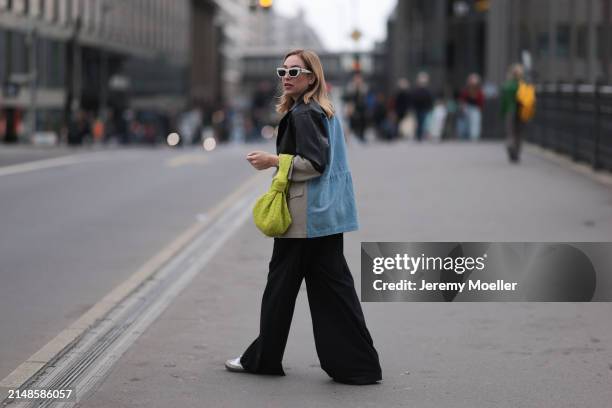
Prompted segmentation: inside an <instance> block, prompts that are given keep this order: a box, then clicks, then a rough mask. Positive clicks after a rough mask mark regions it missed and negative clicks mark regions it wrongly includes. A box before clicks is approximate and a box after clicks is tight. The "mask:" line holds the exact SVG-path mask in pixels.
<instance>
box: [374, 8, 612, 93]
mask: <svg viewBox="0 0 612 408" xmlns="http://www.w3.org/2000/svg"><path fill="white" fill-rule="evenodd" d="M610 3H611V1H610V0H399V1H398V3H397V6H396V9H395V11H394V13H392V15H391V17H390V18H389V21H388V26H387V27H388V37H387V41H386V42H385V44H384V53H385V57H384V61H385V62H386V63H387V64H388V66H389V70H390V72H389V75H388V81H387V89H388V90H392V89H393V87H394V86H395V83H396V82H397V80H398V79H399V78H402V77H406V78H408V79H409V80H414V78H415V77H416V75H417V73H418V72H419V71H427V72H429V73H430V75H431V78H432V86H433V88H434V89H435V90H436V91H438V92H440V93H442V92H446V93H448V92H452V91H453V90H455V91H456V90H457V89H459V88H460V87H462V86H463V84H464V82H465V78H466V77H467V75H468V74H470V73H472V72H476V73H479V74H480V75H481V76H482V77H483V78H484V80H485V82H486V83H488V84H491V85H499V84H500V83H501V82H503V80H504V79H505V77H506V72H507V69H508V66H509V65H510V64H512V63H514V62H524V63H526V64H527V65H528V66H529V67H530V68H531V75H532V77H533V78H534V79H535V80H536V81H552V82H559V81H563V82H586V83H595V82H596V81H598V80H603V81H606V82H607V81H609V78H610V63H611V55H610V54H611V53H612V47H610V46H609V45H607V44H610V41H609V39H610V36H611V35H612V30H611V28H610V27H611V25H610V19H611V6H610Z"/></svg>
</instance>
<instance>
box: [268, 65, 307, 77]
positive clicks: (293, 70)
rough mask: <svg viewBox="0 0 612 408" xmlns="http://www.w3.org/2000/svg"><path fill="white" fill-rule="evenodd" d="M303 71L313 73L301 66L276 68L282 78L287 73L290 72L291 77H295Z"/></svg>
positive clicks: (277, 73)
mask: <svg viewBox="0 0 612 408" xmlns="http://www.w3.org/2000/svg"><path fill="white" fill-rule="evenodd" d="M301 73H304V74H312V71H309V70H307V69H306V68H301V67H291V68H276V75H278V77H279V78H282V77H284V76H285V75H287V74H289V78H295V77H297V76H298V75H300V74H301Z"/></svg>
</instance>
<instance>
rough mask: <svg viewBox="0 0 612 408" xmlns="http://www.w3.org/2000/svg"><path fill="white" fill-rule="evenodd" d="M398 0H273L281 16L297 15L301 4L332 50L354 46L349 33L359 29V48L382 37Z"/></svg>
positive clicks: (370, 45) (368, 47) (367, 45)
mask: <svg viewBox="0 0 612 408" xmlns="http://www.w3.org/2000/svg"><path fill="white" fill-rule="evenodd" d="M396 3H397V0H274V9H275V10H276V12H277V13H278V14H281V15H284V16H295V15H297V12H298V9H299V8H300V7H301V8H303V9H304V12H305V14H306V21H307V22H308V24H309V25H310V26H311V27H313V28H314V29H315V31H316V32H317V33H318V34H319V38H321V41H323V44H324V45H325V46H326V47H327V48H328V49H329V50H331V51H342V50H353V49H354V48H353V47H354V42H353V40H351V38H350V33H351V32H352V31H353V29H354V28H355V26H356V27H358V28H359V30H360V31H361V32H362V34H363V37H362V38H361V40H360V45H359V48H360V50H368V49H371V48H372V46H373V45H374V42H375V41H379V40H382V39H384V38H385V36H386V31H387V18H388V17H389V15H390V14H391V11H393V8H394V7H395V4H396Z"/></svg>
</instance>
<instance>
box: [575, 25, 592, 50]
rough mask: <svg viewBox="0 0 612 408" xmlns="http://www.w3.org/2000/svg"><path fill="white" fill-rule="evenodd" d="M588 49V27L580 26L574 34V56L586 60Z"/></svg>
mask: <svg viewBox="0 0 612 408" xmlns="http://www.w3.org/2000/svg"><path fill="white" fill-rule="evenodd" d="M588 49H589V27H588V26H587V25H586V24H581V25H580V26H579V27H578V31H577V33H576V56H577V57H578V58H582V59H586V58H587V55H588Z"/></svg>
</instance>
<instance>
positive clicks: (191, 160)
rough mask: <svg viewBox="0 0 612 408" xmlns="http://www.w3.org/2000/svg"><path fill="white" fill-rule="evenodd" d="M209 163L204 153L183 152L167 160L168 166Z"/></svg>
mask: <svg viewBox="0 0 612 408" xmlns="http://www.w3.org/2000/svg"><path fill="white" fill-rule="evenodd" d="M206 163H208V157H206V156H205V155H204V154H203V153H200V154H183V155H181V156H178V157H173V158H171V159H168V160H166V167H179V166H188V165H199V166H201V165H203V164H206Z"/></svg>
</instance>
